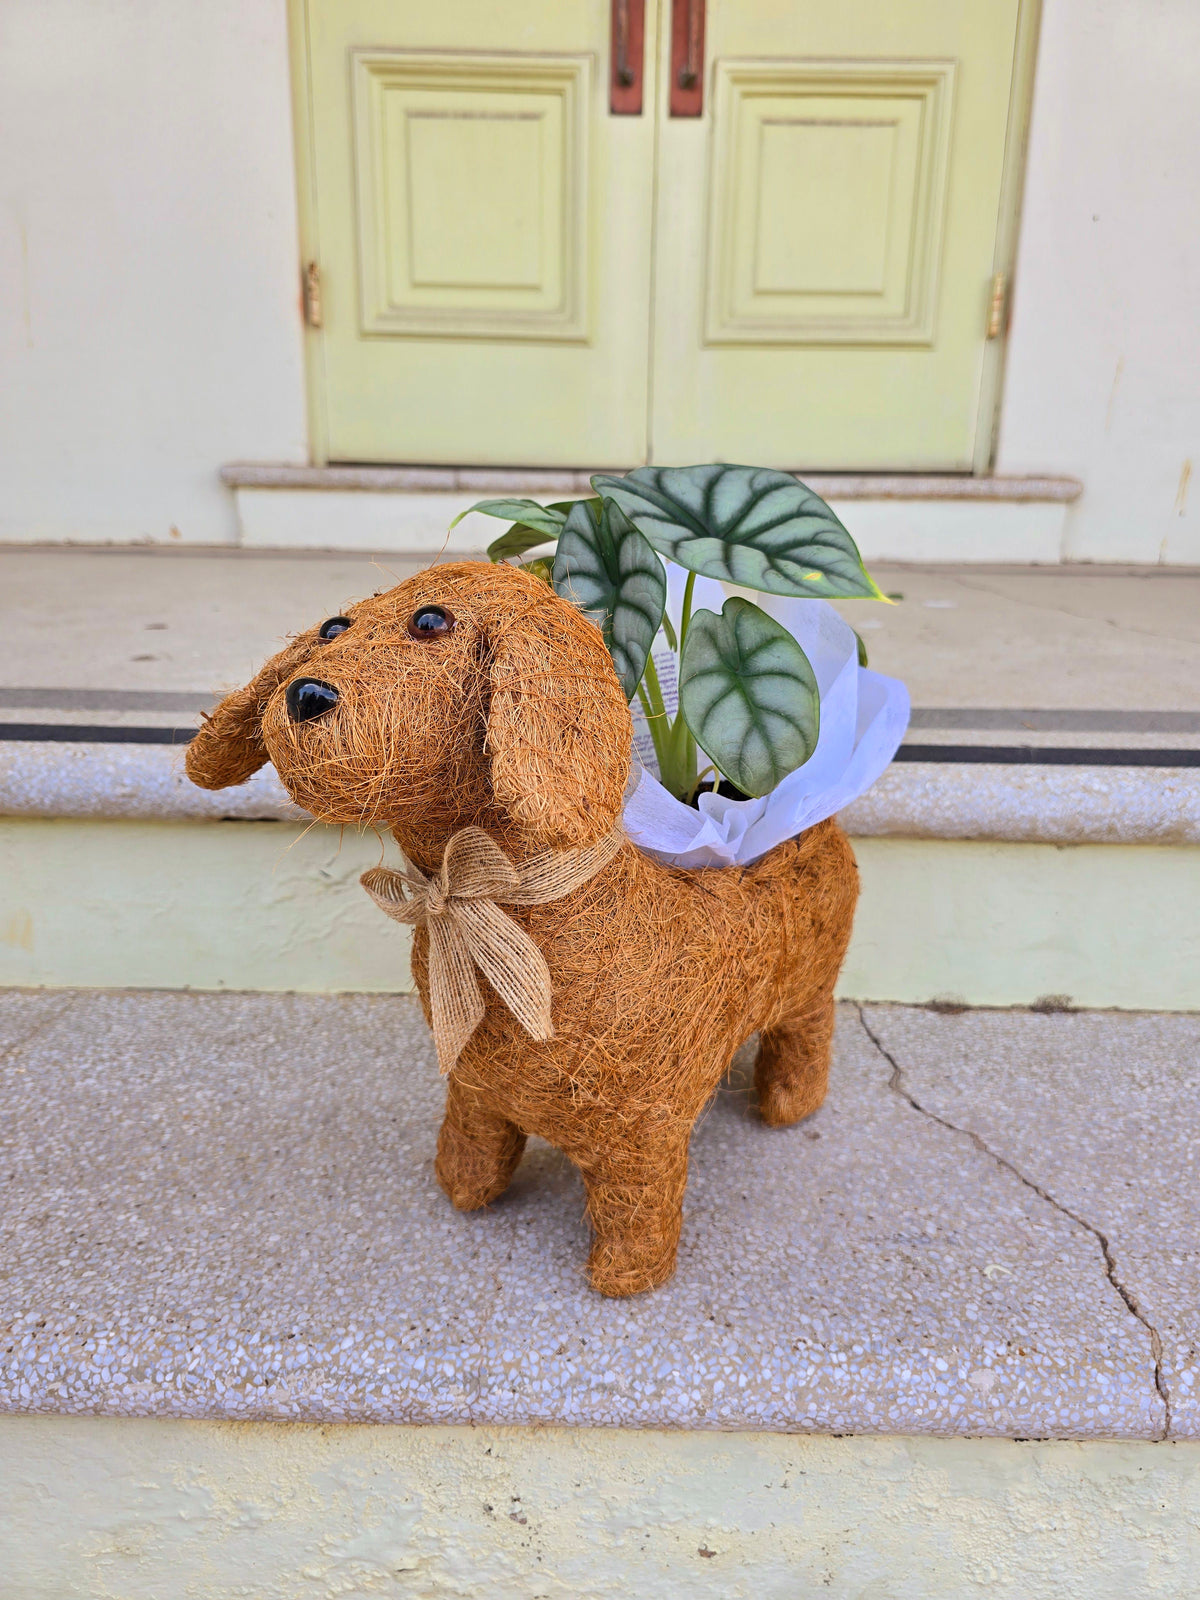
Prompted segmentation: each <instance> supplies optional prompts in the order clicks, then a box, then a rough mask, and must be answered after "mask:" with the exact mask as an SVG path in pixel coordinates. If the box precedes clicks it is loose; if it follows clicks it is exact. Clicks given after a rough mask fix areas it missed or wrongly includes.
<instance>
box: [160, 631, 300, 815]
mask: <svg viewBox="0 0 1200 1600" xmlns="http://www.w3.org/2000/svg"><path fill="white" fill-rule="evenodd" d="M310 649H311V639H310V638H305V640H304V641H303V643H302V644H301V642H300V641H299V640H298V641H297V642H296V643H295V644H293V645H290V646H289V647H288V648H287V649H286V650H281V651H280V652H279V654H278V655H277V656H272V658H271V660H270V661H268V662H267V664H266V666H265V667H264V668H263V669H262V671H261V672H260V673H259V674H258V676H257V677H256V678H254V679H252V680H251V682H250V683H248V684H247V685H246V687H245V688H244V689H235V690H234V691H233V693H232V694H227V695H226V696H225V698H224V700H222V701H221V702H220V704H219V705H218V706H217V707H216V709H215V710H213V711H212V712H206V713H205V715H204V720H203V722H202V723H201V725H200V731H199V733H197V735H196V737H195V738H194V739H193V740H192V742H191V744H189V745H188V748H187V757H186V759H185V766H186V768H187V775H188V777H189V778H190V779H191V781H192V782H193V783H194V784H196V785H197V786H198V787H199V788H201V789H228V788H230V787H231V786H232V785H233V784H236V783H245V782H246V780H247V779H248V778H252V777H253V776H254V774H255V773H256V772H257V771H258V769H259V767H261V766H265V765H266V762H267V760H268V759H269V757H268V754H267V747H266V745H265V744H264V743H263V736H262V719H263V712H264V711H265V710H266V705H267V701H268V700H269V699H270V698H271V696H272V695H273V694H274V693H275V691H276V689H278V687H279V685H280V684H281V683H282V682H283V681H284V680H285V679H286V678H290V677H291V675H292V673H293V672H294V671H295V669H296V668H297V667H298V666H300V665H301V663H302V662H304V661H305V660H306V659H307V658H308V655H309V651H310Z"/></svg>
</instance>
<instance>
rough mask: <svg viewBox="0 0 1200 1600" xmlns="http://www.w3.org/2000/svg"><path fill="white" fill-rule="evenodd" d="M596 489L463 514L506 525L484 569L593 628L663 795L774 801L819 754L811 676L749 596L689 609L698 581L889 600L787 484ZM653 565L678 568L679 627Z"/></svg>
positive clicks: (830, 524) (736, 471) (643, 470)
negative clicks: (648, 748) (530, 577)
mask: <svg viewBox="0 0 1200 1600" xmlns="http://www.w3.org/2000/svg"><path fill="white" fill-rule="evenodd" d="M591 482H592V487H593V489H594V490H595V491H596V493H595V497H594V498H589V499H583V500H575V501H560V502H558V503H556V504H552V505H542V504H539V503H538V502H537V501H534V500H526V499H495V500H481V501H479V502H478V503H477V504H475V505H474V506H471V507H470V508H469V511H478V512H482V513H484V514H485V515H486V516H490V517H499V518H503V519H504V520H506V521H508V522H509V523H510V526H509V527H508V528H507V529H506V530H505V532H504V533H502V534H501V535H500V536H499V537H498V538H497V539H495V540H493V542H492V543H491V544H490V545H489V547H488V552H487V553H488V556H489V558H490V559H491V560H492V561H494V562H500V561H516V562H518V563H519V564H520V565H521V566H523V567H524V568H525V570H527V571H531V572H534V573H536V574H537V575H539V576H541V577H543V578H544V579H545V580H546V581H547V582H548V583H550V584H552V585H553V587H554V588H555V590H556V591H557V592H558V593H559V594H560V595H562V596H564V597H565V598H567V599H569V600H571V601H572V602H573V603H574V604H576V605H577V606H579V607H580V608H581V609H582V610H583V611H584V612H585V613H586V614H587V615H588V616H590V617H591V618H592V619H593V620H594V621H595V622H597V623H598V625H599V626H600V629H601V631H602V633H603V635H604V639H605V642H606V643H607V645H608V648H609V651H610V653H611V655H612V659H613V664H614V666H615V668H616V671H617V675H618V677H619V678H620V680H621V685H622V687H623V689H624V691H625V696H626V699H627V700H629V701H631V702H633V701H635V700H636V702H637V704H638V705H639V706H640V709H641V712H642V715H643V717H644V719H645V724H646V726H647V728H648V731H649V736H650V740H651V742H652V746H653V753H654V758H655V762H656V765H657V767H658V776H659V779H660V781H661V783H662V785H663V787H664V788H665V789H666V790H667V791H668V793H669V794H671V795H673V796H674V797H675V798H677V799H678V800H681V801H684V802H685V803H689V804H692V805H695V804H696V803H697V800H698V796H699V794H700V793H701V792H704V791H705V790H706V789H707V790H708V791H709V792H717V793H720V794H722V795H725V796H727V797H728V798H730V799H733V800H747V799H754V798H758V797H762V796H765V795H768V794H770V793H771V792H772V791H773V790H774V789H775V788H776V787H777V786H778V785H779V784H780V782H781V781H782V780H783V779H784V778H786V777H787V776H788V775H789V774H790V773H792V772H795V771H796V770H797V769H799V768H800V767H802V766H803V765H804V764H805V763H806V762H807V761H808V760H809V759H810V758H811V756H812V755H813V752H814V751H815V749H816V747H817V741H818V738H819V735H820V727H821V695H820V690H819V687H818V682H817V675H816V673H815V672H814V670H813V665H812V663H811V661H810V660H809V657H808V655H807V654H806V653H805V650H804V648H803V646H802V645H801V643H800V641H799V640H798V639H797V638H796V636H795V634H794V633H793V632H792V631H791V630H790V629H789V628H788V627H786V626H784V624H783V623H782V622H781V621H779V620H778V619H777V618H776V617H773V616H771V615H769V614H768V613H767V612H766V611H765V610H764V609H763V608H762V607H761V606H759V605H757V604H755V602H754V601H752V600H749V599H747V598H746V597H745V596H744V595H741V594H734V595H730V596H729V597H728V598H726V599H725V600H724V604H723V605H722V606H721V609H720V612H719V613H718V612H716V611H714V610H711V609H708V608H706V607H703V606H701V607H697V606H696V605H695V603H694V602H695V591H696V583H697V579H698V578H701V579H703V578H708V579H715V580H718V581H719V582H721V583H723V584H726V585H735V586H736V587H737V588H738V589H749V590H752V591H758V592H760V593H763V594H766V595H770V596H786V597H791V598H796V599H804V600H831V599H844V598H859V599H873V600H886V598H887V597H886V596H885V595H884V594H883V593H882V592H881V591H880V589H879V587H878V586H877V585H876V583H875V582H874V580H873V579H872V578H871V576H870V574H869V573H868V572H867V570H866V568H865V566H864V565H863V562H862V558H861V556H860V555H859V552H858V547H857V545H856V544H855V542H854V540H853V539H852V538H851V536H850V534H849V532H848V531H847V529H846V528H845V526H844V525H843V524H842V522H841V521H840V520H839V518H838V517H837V516H836V514H835V513H834V512H833V511H832V510H831V509H830V507H829V506H828V505H827V504H826V503H825V501H824V500H822V499H821V497H820V496H819V495H818V494H816V493H815V492H814V491H813V490H812V489H810V488H808V487H807V486H806V485H805V484H803V483H801V482H800V481H799V480H798V479H797V478H795V477H794V476H792V474H790V473H786V472H777V471H773V470H771V469H769V468H764V467H744V466H725V465H708V466H695V467H639V468H637V469H636V470H635V471H633V472H630V473H628V474H627V475H626V476H624V477H615V476H612V475H609V474H607V473H597V474H596V475H595V476H594V477H593V478H592V480H591ZM469 511H464V512H462V513H461V515H460V517H458V518H456V519H455V522H456V523H457V522H458V521H461V519H462V517H464V516H467V515H468V514H469ZM452 526H453V524H452ZM550 545H552V546H554V549H553V553H552V554H547V553H543V552H545V550H546V547H547V546H550ZM663 558H666V560H667V561H669V562H672V563H675V564H676V565H677V566H678V567H679V568H682V569H684V571H685V572H686V579H685V580H684V583H683V589H682V601H681V604H680V605H679V607H678V617H677V621H674V622H673V621H672V618H671V615H670V608H669V607H668V573H667V570H666V568H665V566H664V560H663ZM706 587H707V588H709V589H711V585H707V586H706ZM856 639H857V645H856V649H857V658H858V662H859V664H860V665H862V666H866V651H865V649H864V648H863V644H862V640H861V638H857V635H856ZM656 641H657V646H656ZM664 655H665V665H666V668H667V671H666V672H665V673H664V671H663V666H664ZM664 677H667V678H668V680H669V681H668V682H667V683H666V684H664V681H663V680H664ZM893 748H894V746H893ZM889 755H890V752H889Z"/></svg>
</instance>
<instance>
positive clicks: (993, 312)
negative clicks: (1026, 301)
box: [987, 272, 1008, 339]
mask: <svg viewBox="0 0 1200 1600" xmlns="http://www.w3.org/2000/svg"><path fill="white" fill-rule="evenodd" d="M1007 306H1008V275H1007V274H1006V273H1003V272H998V273H997V274H996V276H995V277H994V278H993V279H992V295H991V299H990V300H989V301H988V318H987V336H988V338H989V339H998V338H999V337H1000V335H1001V334H1002V333H1003V332H1004V313H1005V310H1006V309H1007Z"/></svg>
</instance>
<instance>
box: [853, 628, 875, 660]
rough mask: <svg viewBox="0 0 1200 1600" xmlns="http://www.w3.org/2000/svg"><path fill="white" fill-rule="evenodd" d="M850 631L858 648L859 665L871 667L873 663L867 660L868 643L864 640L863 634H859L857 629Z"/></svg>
mask: <svg viewBox="0 0 1200 1600" xmlns="http://www.w3.org/2000/svg"><path fill="white" fill-rule="evenodd" d="M850 631H851V632H852V633H853V634H854V642H855V644H856V645H857V646H858V664H859V666H860V667H869V666H870V665H871V663H870V661H869V660H868V659H867V646H866V641H865V640H864V639H863V636H862V634H861V633H859V632H858V630H857V629H854V628H852V629H851V630H850Z"/></svg>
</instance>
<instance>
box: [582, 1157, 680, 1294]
mask: <svg viewBox="0 0 1200 1600" xmlns="http://www.w3.org/2000/svg"><path fill="white" fill-rule="evenodd" d="M687 1154H688V1140H687V1130H685V1131H684V1132H683V1134H682V1136H680V1134H679V1133H678V1132H673V1133H672V1134H671V1135H670V1136H669V1137H663V1138H659V1139H655V1140H653V1141H651V1142H649V1143H647V1144H642V1145H639V1147H638V1148H637V1149H632V1148H629V1147H624V1148H623V1147H622V1145H621V1144H620V1143H619V1142H618V1143H617V1144H615V1146H613V1147H612V1148H611V1149H609V1150H607V1151H606V1152H605V1154H604V1155H603V1156H602V1157H600V1158H599V1159H598V1160H596V1161H595V1162H594V1163H589V1164H588V1165H587V1166H586V1167H584V1168H583V1181H584V1186H585V1188H586V1189H587V1197H588V1204H587V1211H588V1221H589V1222H590V1223H591V1225H592V1230H593V1233H594V1239H593V1243H592V1249H591V1254H590V1255H589V1256H588V1275H589V1277H590V1278H591V1280H592V1287H593V1288H594V1289H598V1290H599V1291H600V1293H601V1294H607V1295H614V1296H619V1295H627V1294H641V1293H642V1292H643V1290H646V1289H653V1288H655V1287H656V1286H657V1285H658V1284H660V1283H665V1282H666V1280H667V1279H668V1278H669V1277H670V1276H671V1274H672V1273H673V1272H674V1271H675V1253H676V1250H677V1249H678V1246H679V1230H680V1228H681V1226H682V1224H683V1192H684V1189H685V1188H686V1187H687Z"/></svg>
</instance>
